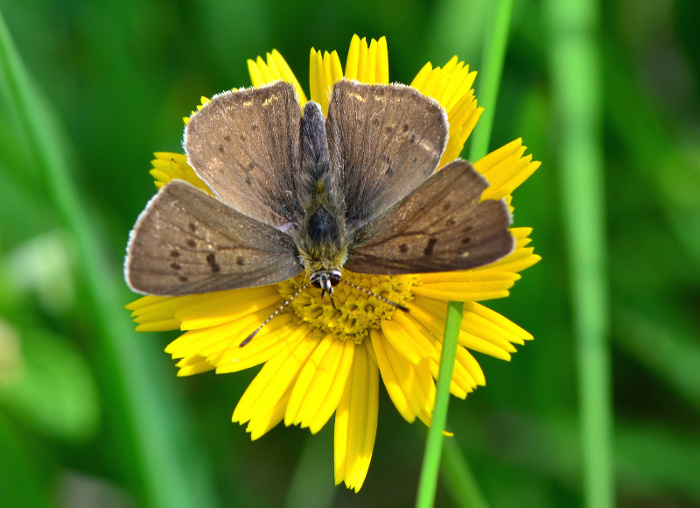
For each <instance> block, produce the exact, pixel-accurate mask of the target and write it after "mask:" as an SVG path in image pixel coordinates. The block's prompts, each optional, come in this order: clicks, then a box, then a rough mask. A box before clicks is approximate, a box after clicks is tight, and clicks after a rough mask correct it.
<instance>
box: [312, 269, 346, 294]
mask: <svg viewBox="0 0 700 508" xmlns="http://www.w3.org/2000/svg"><path fill="white" fill-rule="evenodd" d="M340 277H341V273H340V270H338V269H331V270H317V271H315V272H312V273H311V285H312V286H315V287H317V288H320V289H321V296H326V294H329V295H331V296H333V287H334V286H337V285H338V283H339V282H340Z"/></svg>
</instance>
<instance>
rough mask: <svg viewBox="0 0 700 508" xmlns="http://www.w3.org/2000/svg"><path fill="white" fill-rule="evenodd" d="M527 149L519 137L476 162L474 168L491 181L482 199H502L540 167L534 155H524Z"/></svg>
mask: <svg viewBox="0 0 700 508" xmlns="http://www.w3.org/2000/svg"><path fill="white" fill-rule="evenodd" d="M526 149H527V147H526V146H523V141H522V139H520V138H518V139H516V140H515V141H511V142H510V143H508V144H507V145H504V146H502V147H501V148H499V149H497V150H494V151H493V152H491V153H489V154H488V155H486V156H485V157H483V158H481V159H479V160H478V161H476V162H475V163H474V169H476V170H477V171H478V172H479V173H481V174H482V175H484V177H485V178H486V179H487V180H488V181H489V187H487V188H486V190H484V192H483V194H482V196H481V198H482V200H483V199H501V198H503V197H505V196H507V195H509V194H511V193H512V192H513V191H514V190H515V189H517V188H518V186H520V184H521V183H523V182H524V181H525V180H527V178H528V177H529V176H530V175H532V173H534V172H535V171H536V170H537V168H539V167H540V162H539V161H533V160H532V155H527V156H525V157H523V154H524V153H525V150H526Z"/></svg>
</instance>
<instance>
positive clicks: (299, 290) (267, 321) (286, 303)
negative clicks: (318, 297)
mask: <svg viewBox="0 0 700 508" xmlns="http://www.w3.org/2000/svg"><path fill="white" fill-rule="evenodd" d="M310 285H311V283H310V282H307V283H306V284H304V285H303V286H300V287H299V289H297V290H296V291H295V293H294V294H293V295H292V296H290V297H289V298H288V299H287V300H285V301H284V303H283V304H282V305H280V306H279V307H277V310H275V312H273V313H272V314H270V316H269V317H268V318H267V319H266V320H265V321H263V323H262V324H261V325H260V326H258V327H257V328H256V329H255V331H254V332H253V333H251V334H250V335H248V336H247V337H246V338H245V339H244V340H243V342H241V343H240V344H239V345H238V347H243V346H245V345H246V344H248V343H249V342H250V341H251V340H253V337H255V336H256V335H257V334H258V332H259V331H260V330H262V328H263V326H265V325H266V324H267V323H269V322H270V321H272V318H274V317H275V316H276V315H277V314H279V313H280V312H282V311H283V310H284V308H285V307H287V306H288V305H289V304H290V303H292V300H294V298H296V297H297V295H298V294H299V293H301V292H302V291H303V290H305V289H306V288H307V287H309V286H310Z"/></svg>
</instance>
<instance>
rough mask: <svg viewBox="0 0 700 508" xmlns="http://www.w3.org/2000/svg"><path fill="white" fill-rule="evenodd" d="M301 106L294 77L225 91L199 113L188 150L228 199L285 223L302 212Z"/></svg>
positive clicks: (193, 163)
mask: <svg viewBox="0 0 700 508" xmlns="http://www.w3.org/2000/svg"><path fill="white" fill-rule="evenodd" d="M300 132H301V109H300V107H299V102H298V101H297V99H296V96H295V94H294V89H293V88H292V86H291V85H290V84H289V83H286V82H284V81H279V82H277V83H274V84H272V85H269V86H265V87H261V88H252V89H247V90H238V91H233V92H224V93H221V94H219V95H216V96H214V97H213V98H212V100H211V102H209V103H207V104H205V105H204V106H203V107H202V109H201V110H200V111H198V112H197V113H195V114H194V115H193V116H192V117H191V118H190V121H189V123H188V125H187V128H186V129H185V141H184V146H185V151H186V152H187V159H188V161H189V163H190V165H191V166H192V167H193V168H194V170H195V172H196V173H197V176H199V177H200V178H201V179H202V180H204V181H205V182H206V183H207V185H208V186H209V188H210V189H211V190H212V191H213V192H214V193H215V194H216V195H217V196H218V197H219V199H220V200H221V201H222V202H224V203H226V204H227V205H229V206H231V207H233V208H235V209H236V210H238V211H239V212H241V213H243V214H245V215H247V216H249V217H253V218H254V219H257V220H259V221H260V222H263V223H265V224H269V225H271V226H274V227H277V228H285V227H288V226H289V225H291V224H294V223H297V222H298V221H299V220H300V218H301V217H303V209H302V208H301V205H300V204H299V201H298V198H297V193H298V189H299V186H300V182H301V175H300V165H301V158H300V149H301V141H300Z"/></svg>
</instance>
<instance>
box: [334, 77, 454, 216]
mask: <svg viewBox="0 0 700 508" xmlns="http://www.w3.org/2000/svg"><path fill="white" fill-rule="evenodd" d="M326 130H327V132H328V149H329V152H330V165H331V171H332V172H333V179H334V182H335V184H336V185H337V186H338V188H339V189H341V192H340V193H339V194H342V195H344V196H345V207H346V209H347V213H346V217H347V221H348V224H349V225H351V226H355V227H361V226H362V225H363V224H365V223H366V222H367V221H368V220H371V219H372V218H374V217H377V216H379V215H381V214H382V213H383V212H384V211H386V210H387V209H389V208H390V207H391V206H392V205H393V204H395V203H396V202H397V201H399V200H400V199H402V198H403V197H405V196H406V195H408V194H409V193H410V192H411V191H413V190H414V189H415V188H417V187H418V186H419V185H420V184H422V183H423V182H424V181H425V179H426V178H428V176H430V175H431V174H432V173H433V172H434V170H435V167H436V166H437V164H438V162H439V161H440V157H441V155H442V152H443V151H444V149H445V143H446V142H447V134H448V124H447V115H446V114H445V111H444V109H443V108H442V107H441V106H440V105H439V104H438V103H437V102H435V101H434V100H432V99H429V98H427V97H425V96H423V95H421V94H420V93H419V92H418V91H417V90H415V89H413V88H410V87H407V86H404V85H367V84H363V83H358V82H355V81H348V80H342V81H340V82H338V83H337V84H336V85H335V86H334V88H333V94H332V97H331V101H330V105H329V109H328V120H327V123H326Z"/></svg>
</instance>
